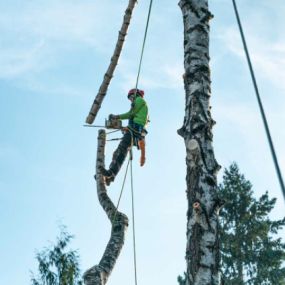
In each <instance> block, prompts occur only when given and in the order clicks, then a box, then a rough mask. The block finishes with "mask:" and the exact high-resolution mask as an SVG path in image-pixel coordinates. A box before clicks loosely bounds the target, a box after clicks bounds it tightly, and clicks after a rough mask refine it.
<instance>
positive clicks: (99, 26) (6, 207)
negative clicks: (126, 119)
mask: <svg viewBox="0 0 285 285" xmlns="http://www.w3.org/2000/svg"><path fill="white" fill-rule="evenodd" d="M127 2H128V1H113V0H104V1H97V0H82V1H67V0H61V1H55V0H50V1H42V0H38V1H35V0H29V1H20V0H10V1H3V0H2V1H0V10H1V15H0V35H1V37H0V110H1V117H2V119H1V120H0V129H1V140H0V202H1V210H0V219H1V225H2V231H1V232H2V234H1V243H0V254H1V256H2V258H1V260H0V268H1V272H2V274H1V280H0V283H1V284H12V285H23V284H30V270H33V271H35V270H36V261H35V251H36V250H37V249H38V250H40V249H42V248H43V247H45V246H47V245H48V244H49V241H54V240H55V238H56V236H57V234H58V224H60V223H63V224H65V225H66V226H67V228H68V231H69V232H70V233H72V234H74V235H75V239H74V241H73V243H72V248H74V249H78V251H79V253H80V256H81V268H82V271H85V270H86V269H87V268H89V267H91V266H93V265H94V264H97V263H98V262H99V260H100V258H101V256H102V253H103V251H104V249H105V246H106V244H107V242H108V240H109V236H110V229H111V227H110V223H109V221H108V220H107V217H106V215H105V213H104V212H103V210H102V209H101V207H100V205H99V203H98V200H97V196H96V185H95V182H94V179H93V175H94V167H95V159H96V148H97V130H96V129H91V128H88V129H87V128H84V127H82V125H83V124H84V121H85V117H86V116H87V114H88V111H89V109H90V106H91V103H92V101H93V99H94V97H95V95H96V93H97V91H98V88H99V86H100V84H101V81H102V78H103V75H104V73H105V71H106V69H107V66H108V64H109V61H110V57H111V55H112V52H113V49H114V45H115V43H116V40H117V33H118V30H119V28H120V26H121V23H122V17H123V13H124V10H125V8H126V5H127ZM209 2H210V9H211V12H212V13H213V14H214V15H215V17H214V19H213V20H212V21H211V47H210V49H211V63H210V64H211V74H212V98H211V105H212V115H213V118H214V119H215V120H216V121H217V124H216V126H215V127H214V129H213V132H214V149H215V154H216V158H217V161H218V162H219V163H220V165H221V166H222V167H223V168H224V167H228V166H229V165H230V163H232V162H233V161H236V162H237V163H238V165H239V167H240V170H241V172H243V173H244V174H245V176H246V178H247V179H249V180H250V181H251V182H252V184H253V190H254V193H255V195H256V197H259V196H260V195H261V194H262V193H264V192H265V191H266V190H268V191H269V194H270V196H271V197H277V198H278V200H277V205H276V208H275V209H274V211H273V213H272V218H274V219H278V218H281V217H283V216H284V213H285V211H284V208H285V204H284V201H283V198H282V195H281V190H280V187H279V183H278V180H277V177H276V173H275V170H274V166H273V162H272V158H271V155H270V150H269V147H268V143H267V140H266V137H265V132H264V128H263V125H262V121H261V117H260V114H259V109H258V106H257V102H256V99H255V94H254V90H253V86H252V83H251V79H250V75H249V71H248V67H247V63H246V61H245V56H244V53H243V48H242V44H241V40H240V36H239V32H238V29H237V24H236V19H235V17H234V12H233V7H232V1H230V0H215V1H209ZM148 4H149V2H148V1H139V3H138V5H137V6H136V8H135V11H134V16H133V19H132V22H131V25H130V29H129V33H128V36H127V38H126V42H125V46H124V50H123V53H122V56H121V59H120V61H119V65H118V67H117V70H116V72H115V77H114V78H113V80H112V82H111V85H110V88H109V91H108V95H107V97H106V99H105V101H104V103H103V106H102V108H101V110H100V113H99V116H98V117H97V119H96V124H103V123H104V119H105V118H106V117H107V116H108V114H110V113H114V114H116V113H122V112H125V111H127V110H128V109H129V102H128V100H127V99H126V92H127V90H128V89H130V88H133V87H134V85H135V79H136V72H137V68H138V62H139V53H140V50H141V44H142V38H143V32H144V25H145V21H146V16H147V9H148ZM177 4H178V1H170V0H163V1H162V0H154V3H153V5H154V6H153V13H152V16H151V23H150V27H149V36H148V39H147V43H146V51H145V56H144V61H143V66H142V74H141V79H140V84H139V87H140V88H141V89H144V90H145V93H146V96H145V98H146V100H147V102H148V105H149V109H150V116H151V123H150V125H149V135H148V137H147V162H146V165H145V166H144V167H143V168H140V167H139V163H138V160H139V153H137V152H136V153H135V158H134V174H135V177H134V183H135V203H136V234H137V262H138V281H139V282H138V283H139V284H150V285H152V284H164V285H170V284H177V282H176V278H177V276H178V275H179V274H182V273H183V271H184V270H185V261H184V255H185V246H186V233H185V229H186V209H187V201H186V194H185V189H186V184H185V171H186V169H185V147H184V143H183V140H182V139H181V138H180V137H179V136H178V135H177V134H176V130H177V129H179V128H180V127H181V125H182V122H183V117H184V96H185V95H184V90H183V81H182V74H183V25H182V15H181V11H180V8H179V7H178V5H177ZM237 4H238V7H239V10H240V16H241V19H242V22H243V25H244V31H245V35H246V38H247V41H248V47H249V50H250V52H251V56H252V62H253V65H254V69H255V72H256V77H257V81H258V84H259V89H260V93H261V97H262V100H263V103H264V107H265V111H266V114H267V117H268V122H269V125H270V129H271V133H272V137H273V140H274V145H275V148H276V152H277V155H278V157H279V163H280V166H281V170H282V172H283V174H284V173H285V159H284V157H285V150H284V144H285V133H284V124H285V112H284V107H285V97H284V92H285V67H284V66H285V30H284V26H285V19H284V14H285V3H284V1H283V0H272V1H266V0H250V1H249V0H238V1H237ZM114 137H117V135H115V136H114ZM116 145H117V142H109V143H108V145H107V149H106V152H107V153H106V163H107V164H108V163H109V162H110V159H111V155H112V152H113V150H114V149H115V147H116ZM125 165H126V164H125ZM123 172H124V169H122V171H121V173H120V176H119V177H118V179H117V180H116V182H115V183H114V184H113V185H112V186H111V187H109V189H108V191H109V194H110V196H111V197H112V198H113V199H114V201H117V198H118V195H119V191H120V188H121V182H122V176H123ZM222 173H223V169H222V170H221V171H220V174H219V181H220V182H221V176H222ZM129 185H130V181H129V180H128V182H127V188H126V189H125V192H124V194H123V198H122V203H121V206H120V210H121V211H123V212H124V213H126V214H127V215H128V216H129V218H131V200H130V197H131V194H130V187H129ZM131 231H132V228H131V226H130V227H129V228H128V231H127V236H126V241H125V246H124V248H123V250H122V253H121V255H120V257H119V259H118V262H117V264H116V267H115V269H114V271H113V273H112V275H111V278H110V280H109V282H108V284H110V285H115V284H124V285H131V284H134V278H133V275H134V273H133V263H132V262H133V259H132V258H133V257H132V232H131ZM283 234H284V231H283ZM283 236H284V235H283Z"/></svg>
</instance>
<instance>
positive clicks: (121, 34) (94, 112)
mask: <svg viewBox="0 0 285 285" xmlns="http://www.w3.org/2000/svg"><path fill="white" fill-rule="evenodd" d="M136 2H137V1H136V0H129V4H128V7H127V9H126V11H125V15H124V20H123V24H122V27H121V30H120V31H119V36H118V40H117V44H116V47H115V50H114V53H113V56H112V58H111V62H110V64H109V67H108V69H107V72H106V73H105V75H104V79H103V82H102V84H101V86H100V88H99V91H98V94H97V95H96V98H95V100H94V102H93V105H92V107H91V109H90V111H89V114H88V116H87V118H86V121H85V122H86V123H87V124H93V122H94V120H95V118H96V116H97V113H98V111H99V109H100V108H101V105H102V102H103V100H104V97H105V95H106V93H107V90H108V86H109V84H110V82H111V79H112V77H113V74H114V71H115V68H116V66H117V64H118V61H119V57H120V55H121V51H122V48H123V44H124V41H125V37H126V35H127V31H128V27H129V24H130V21H131V18H132V13H133V9H134V7H135V4H136Z"/></svg>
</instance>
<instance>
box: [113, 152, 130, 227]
mask: <svg viewBox="0 0 285 285" xmlns="http://www.w3.org/2000/svg"><path fill="white" fill-rule="evenodd" d="M130 161H131V156H130V158H129V160H128V164H127V167H126V171H125V175H124V180H123V184H122V187H121V191H120V195H119V199H118V202H117V206H116V210H115V214H114V217H113V219H112V224H113V223H114V221H115V219H116V216H117V213H118V209H119V206H120V202H121V198H122V195H123V191H124V188H125V184H126V179H127V174H128V169H129V165H130Z"/></svg>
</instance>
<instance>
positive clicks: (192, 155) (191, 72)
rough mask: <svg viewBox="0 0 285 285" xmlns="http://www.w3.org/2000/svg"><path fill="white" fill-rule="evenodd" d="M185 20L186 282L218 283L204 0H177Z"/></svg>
mask: <svg viewBox="0 0 285 285" xmlns="http://www.w3.org/2000/svg"><path fill="white" fill-rule="evenodd" d="M179 6H180V8H181V10H182V14H183V21H184V68H185V75H184V86H185V92H186V107H185V117H184V123H183V127H182V128H181V129H180V130H179V131H178V133H179V135H181V136H182V137H183V138H184V141H185V146H186V152H187V157H186V165H187V176H186V182H187V199H188V211H187V248H186V262H187V272H186V280H185V283H186V285H216V284H219V283H220V280H219V279H220V278H219V259H220V254H219V236H218V232H219V230H218V229H219V222H218V212H219V208H220V204H221V202H220V200H219V198H218V196H217V172H218V170H219V169H220V166H219V165H218V163H217V161H216V159H215V156H214V150H213V146H212V138H213V135H212V126H213V125H214V123H215V122H214V121H213V119H212V118H211V113H210V103H209V99H210V95H211V87H210V84H211V80H210V68H209V60H210V57H209V20H210V19H211V18H212V14H211V13H210V12H209V9H208V0H180V2H179Z"/></svg>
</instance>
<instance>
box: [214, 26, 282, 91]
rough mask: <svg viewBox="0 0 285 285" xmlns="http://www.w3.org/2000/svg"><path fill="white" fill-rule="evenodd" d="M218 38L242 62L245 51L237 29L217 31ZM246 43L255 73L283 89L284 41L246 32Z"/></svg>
mask: <svg viewBox="0 0 285 285" xmlns="http://www.w3.org/2000/svg"><path fill="white" fill-rule="evenodd" d="M218 38H219V39H220V40H221V41H222V42H223V45H224V46H225V47H226V49H227V51H228V52H230V53H232V54H234V55H236V56H237V57H238V58H239V59H240V60H241V61H242V62H243V63H244V64H246V62H245V53H244V49H243V46H242V43H241V38H240V34H239V32H238V30H237V29H236V28H233V27H228V28H225V29H223V30H222V31H220V32H219V36H218ZM247 39H248V41H247V45H248V49H249V52H250V56H251V61H252V64H253V68H254V70H255V73H256V75H258V77H260V78H263V79H266V80H269V81H270V82H271V84H273V85H274V86H275V87H277V88H279V89H280V88H281V89H282V90H284V89H285V68H284V66H285V41H284V39H277V40H275V41H272V40H269V39H264V38H261V37H258V36H256V35H255V34H254V33H252V32H247Z"/></svg>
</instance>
